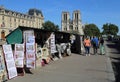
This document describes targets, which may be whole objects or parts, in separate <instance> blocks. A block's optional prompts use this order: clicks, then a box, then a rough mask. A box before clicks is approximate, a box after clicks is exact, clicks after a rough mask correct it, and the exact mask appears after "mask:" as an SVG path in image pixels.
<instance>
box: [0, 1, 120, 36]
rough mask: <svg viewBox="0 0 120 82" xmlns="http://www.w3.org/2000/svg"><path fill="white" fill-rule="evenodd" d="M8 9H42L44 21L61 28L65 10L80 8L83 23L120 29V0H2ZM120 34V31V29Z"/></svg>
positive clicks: (22, 10)
mask: <svg viewBox="0 0 120 82" xmlns="http://www.w3.org/2000/svg"><path fill="white" fill-rule="evenodd" d="M0 5H2V6H4V7H5V8H6V9H9V10H13V11H17V12H21V13H24V14H26V13H27V12H28V10H29V9H30V8H37V9H39V10H41V11H42V13H43V16H44V21H48V20H49V21H51V22H53V23H54V24H55V25H59V27H60V29H61V14H62V12H63V11H68V12H70V16H71V19H72V13H73V11H74V10H80V13H81V20H82V24H91V23H93V24H95V25H97V27H98V28H99V29H100V30H101V31H102V26H103V24H106V23H111V24H115V25H117V26H118V27H119V30H120V0H0ZM119 34H120V31H119Z"/></svg>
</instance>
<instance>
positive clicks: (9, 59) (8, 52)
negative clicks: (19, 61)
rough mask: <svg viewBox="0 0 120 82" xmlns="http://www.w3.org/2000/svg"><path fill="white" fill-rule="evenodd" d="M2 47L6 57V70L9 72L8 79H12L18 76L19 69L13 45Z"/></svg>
mask: <svg viewBox="0 0 120 82" xmlns="http://www.w3.org/2000/svg"><path fill="white" fill-rule="evenodd" d="M2 47H3V52H4V57H5V63H6V68H7V72H8V78H9V79H11V78H13V77H16V76H17V69H16V66H15V61H14V58H13V52H12V48H11V45H2Z"/></svg>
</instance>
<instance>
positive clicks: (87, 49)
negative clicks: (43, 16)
mask: <svg viewBox="0 0 120 82" xmlns="http://www.w3.org/2000/svg"><path fill="white" fill-rule="evenodd" d="M84 47H85V55H86V56H87V55H88V56H90V47H91V41H90V39H89V38H88V37H87V38H86V39H85V40H84Z"/></svg>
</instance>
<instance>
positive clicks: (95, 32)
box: [84, 24, 100, 36]
mask: <svg viewBox="0 0 120 82" xmlns="http://www.w3.org/2000/svg"><path fill="white" fill-rule="evenodd" d="M84 33H85V35H86V36H100V30H99V29H98V27H97V26H96V25H95V24H87V25H85V28H84Z"/></svg>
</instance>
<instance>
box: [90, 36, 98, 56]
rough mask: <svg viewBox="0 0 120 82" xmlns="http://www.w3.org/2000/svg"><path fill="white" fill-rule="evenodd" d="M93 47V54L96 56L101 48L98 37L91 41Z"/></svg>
mask: <svg viewBox="0 0 120 82" xmlns="http://www.w3.org/2000/svg"><path fill="white" fill-rule="evenodd" d="M91 43H92V47H93V54H94V55H96V54H97V51H98V47H99V40H98V38H97V37H96V36H94V37H93V38H92V40H91Z"/></svg>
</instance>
